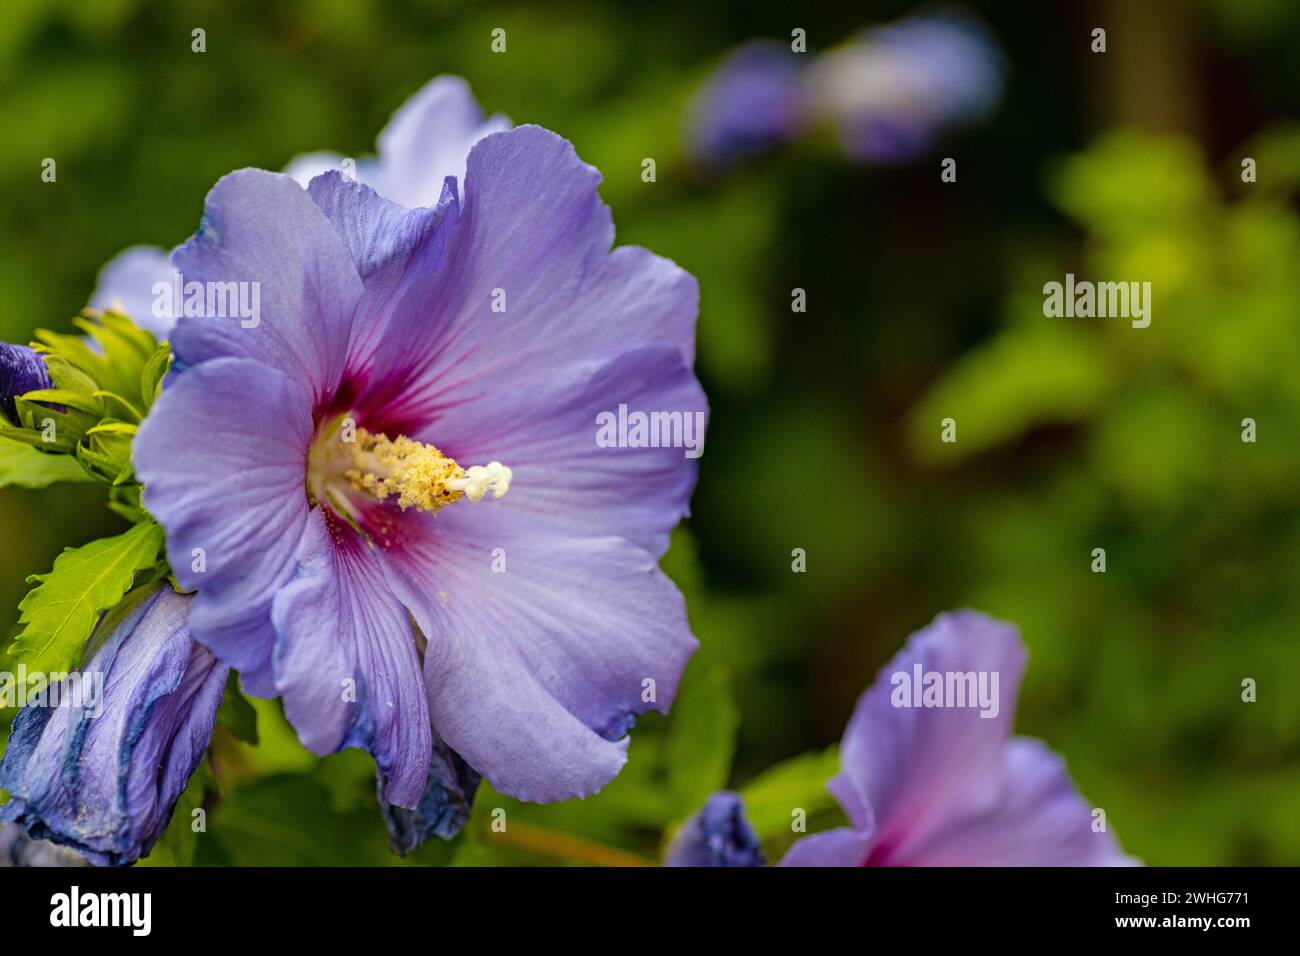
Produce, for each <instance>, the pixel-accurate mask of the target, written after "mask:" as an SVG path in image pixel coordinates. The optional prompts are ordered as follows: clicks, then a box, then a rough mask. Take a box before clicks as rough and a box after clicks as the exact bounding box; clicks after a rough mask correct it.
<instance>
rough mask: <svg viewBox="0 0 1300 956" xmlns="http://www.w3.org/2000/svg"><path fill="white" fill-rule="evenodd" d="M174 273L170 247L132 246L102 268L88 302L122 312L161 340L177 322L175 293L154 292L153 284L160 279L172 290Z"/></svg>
mask: <svg viewBox="0 0 1300 956" xmlns="http://www.w3.org/2000/svg"><path fill="white" fill-rule="evenodd" d="M175 273H176V270H175V269H174V268H172V263H171V256H170V254H169V253H168V252H167V250H165V249H163V248H161V247H160V246H131V247H130V248H129V249H123V250H122V251H121V252H119V253H118V254H117V255H116V256H114V257H113V258H112V259H110V260H109V261H108V262H107V263H106V264H105V266H104V268H102V269H100V270H99V278H98V279H97V280H96V285H95V291H94V292H93V293H91V296H90V302H89V305H90V307H91V308H92V309H100V310H104V309H113V310H114V311H116V312H120V313H122V314H123V315H125V316H127V317H128V318H130V319H131V320H132V321H133V322H135V324H136V325H138V326H140V327H141V328H142V329H147V330H148V331H150V332H152V333H153V334H154V336H155V337H157V338H158V339H159V340H162V339H165V338H167V336H168V335H169V334H170V333H171V330H172V326H173V325H175V324H176V317H175V316H174V315H173V314H172V297H171V294H170V292H169V293H168V294H167V295H163V296H160V295H157V294H155V292H154V287H155V285H157V284H158V283H160V282H161V283H164V284H165V285H166V286H167V288H168V289H169V290H170V289H171V286H172V277H173V276H174V275H175ZM91 344H92V345H93V346H94V347H95V349H96V351H98V348H99V345H98V343H96V342H94V341H93V340H91Z"/></svg>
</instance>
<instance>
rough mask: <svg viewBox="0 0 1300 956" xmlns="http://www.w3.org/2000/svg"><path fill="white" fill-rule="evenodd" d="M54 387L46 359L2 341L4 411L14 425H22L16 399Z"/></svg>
mask: <svg viewBox="0 0 1300 956" xmlns="http://www.w3.org/2000/svg"><path fill="white" fill-rule="evenodd" d="M53 387H54V382H53V381H52V380H51V379H50V371H49V369H47V368H46V367H45V360H44V359H43V358H41V357H40V355H38V354H37V353H36V352H35V351H34V350H33V349H30V348H28V347H27V346H26V345H9V344H7V343H5V342H0V411H3V412H4V415H5V417H6V418H8V419H9V421H10V422H12V423H13V424H14V425H17V424H19V421H18V403H17V401H16V399H18V398H19V397H21V396H23V395H26V394H27V393H28V392H34V391H36V390H37V389H45V388H53Z"/></svg>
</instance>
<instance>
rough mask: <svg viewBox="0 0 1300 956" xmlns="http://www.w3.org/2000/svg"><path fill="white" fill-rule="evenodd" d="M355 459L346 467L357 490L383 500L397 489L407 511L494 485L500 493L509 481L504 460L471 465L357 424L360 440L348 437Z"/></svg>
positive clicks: (475, 496)
mask: <svg viewBox="0 0 1300 956" xmlns="http://www.w3.org/2000/svg"><path fill="white" fill-rule="evenodd" d="M345 447H346V448H347V450H348V454H349V455H350V458H351V461H350V464H351V465H352V467H351V468H349V469H347V470H346V471H344V473H343V477H345V478H346V479H347V480H348V481H349V482H350V483H351V485H352V487H353V488H354V489H356V490H357V491H362V492H365V493H367V494H369V495H371V496H372V497H374V498H376V499H378V500H379V501H385V500H387V499H388V498H390V497H392V496H394V495H396V496H397V504H398V505H399V506H400V507H401V509H402V510H403V511H405V510H406V509H407V508H412V507H413V508H416V509H417V510H419V511H429V512H433V511H437V510H438V509H439V508H441V507H443V506H444V505H449V504H451V503H452V502H453V501H455V500H456V499H458V498H460V497H461V496H462V495H463V496H465V497H467V498H469V499H470V500H471V501H479V500H480V499H482V498H483V496H484V495H485V494H486V493H487V492H488V491H491V492H492V495H493V497H495V498H500V497H501V496H502V495H504V494H505V493H506V491H507V490H508V489H509V487H510V478H511V472H510V469H509V468H507V467H505V466H504V465H502V464H501V463H500V462H496V461H494V462H491V463H490V464H488V465H487V466H483V465H475V466H473V467H471V468H470V469H469V470H468V471H466V470H465V469H464V468H462V467H461V466H460V465H458V464H457V463H456V462H455V461H454V460H453V459H451V458H448V457H447V456H446V455H444V454H443V453H442V452H440V451H439V450H438V449H437V448H435V447H434V446H433V445H425V444H422V443H421V442H418V441H415V440H413V439H410V438H407V437H406V436H405V435H399V436H398V437H397V438H395V439H391V438H389V437H388V436H387V435H382V434H381V435H372V434H370V433H369V432H368V431H366V430H365V429H364V428H358V429H357V430H356V441H355V442H348V443H345Z"/></svg>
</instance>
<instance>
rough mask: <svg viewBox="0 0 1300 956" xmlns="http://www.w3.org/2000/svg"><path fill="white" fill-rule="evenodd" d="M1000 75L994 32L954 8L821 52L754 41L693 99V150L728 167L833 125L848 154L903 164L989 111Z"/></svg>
mask: <svg viewBox="0 0 1300 956" xmlns="http://www.w3.org/2000/svg"><path fill="white" fill-rule="evenodd" d="M805 62H807V63H808V66H807V67H806V68H805V66H804V64H805ZM1002 83H1003V65H1002V57H1001V54H1000V53H999V52H998V49H997V46H996V44H995V42H994V41H993V39H992V37H991V36H990V35H989V34H988V32H987V31H986V30H985V29H984V28H983V27H982V26H981V25H980V24H978V23H977V22H975V21H974V20H969V19H967V18H965V17H962V16H958V15H955V14H937V15H922V16H915V17H910V18H908V19H905V20H901V21H899V22H898V23H896V24H891V25H888V26H883V27H875V28H872V29H869V30H865V31H863V32H862V33H860V34H859V35H857V36H856V37H854V38H853V39H851V40H850V41H848V42H847V43H845V44H844V45H842V46H840V47H838V48H836V49H832V50H830V51H828V52H826V53H823V54H820V55H818V56H815V57H809V56H808V55H807V54H800V53H794V52H793V51H792V50H791V49H790V48H789V47H788V46H787V45H785V44H783V43H777V42H775V41H755V42H752V43H748V44H746V45H744V46H742V47H740V48H738V49H737V50H736V51H735V52H733V53H732V54H731V55H730V56H728V57H727V58H726V59H724V60H723V62H722V63H721V65H719V66H718V67H717V69H716V70H715V71H714V72H713V73H712V74H711V75H710V76H709V78H708V79H707V80H706V81H705V83H704V84H703V85H702V87H701V88H700V90H699V91H698V92H697V94H696V95H695V97H694V98H693V100H692V101H691V105H690V107H689V108H688V111H687V132H686V139H687V151H688V153H689V154H690V155H691V156H692V157H694V158H695V159H696V160H698V161H700V162H703V163H706V164H708V165H712V166H727V165H730V164H733V163H735V162H736V161H738V160H740V159H743V158H745V157H747V156H750V155H752V154H755V153H759V152H762V151H764V150H766V149H769V148H771V147H773V146H776V145H778V144H780V143H782V142H787V141H791V140H794V139H797V138H798V137H801V136H803V135H805V134H807V133H810V132H812V131H813V130H815V129H818V128H821V127H825V126H830V127H832V128H834V129H836V130H838V132H839V138H840V141H841V143H842V145H843V147H844V150H845V152H846V154H847V155H848V157H849V158H850V159H852V160H855V161H857V162H864V163H884V162H901V161H905V160H910V159H914V158H915V157H917V156H919V155H921V154H922V153H924V152H925V151H927V150H929V149H930V148H931V147H932V146H933V145H934V143H935V142H936V141H937V140H938V138H939V137H940V136H941V135H942V134H943V133H944V132H946V131H947V130H949V129H951V128H954V127H957V126H961V125H965V124H969V123H974V122H977V121H978V120H980V119H982V118H983V117H984V116H986V115H987V114H988V113H989V112H990V111H991V110H992V109H993V107H994V105H995V104H996V103H997V100H998V98H999V96H1001V93H1002Z"/></svg>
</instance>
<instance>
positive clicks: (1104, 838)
mask: <svg viewBox="0 0 1300 956" xmlns="http://www.w3.org/2000/svg"><path fill="white" fill-rule="evenodd" d="M1002 766H1003V789H1002V793H1001V795H1000V797H999V799H998V800H997V801H996V802H995V803H994V805H993V807H992V808H991V809H990V810H989V811H988V812H986V813H982V814H976V815H973V816H971V817H968V818H966V819H963V820H955V821H952V822H951V823H949V824H948V825H947V826H945V827H943V828H941V829H940V830H937V831H936V832H934V833H933V834H932V835H931V836H930V837H929V838H928V839H927V840H925V841H924V842H923V843H921V844H919V845H916V846H915V847H913V848H912V849H911V851H910V852H909V853H908V855H907V858H906V860H905V861H903V862H906V864H908V865H911V866H1132V865H1135V861H1134V860H1132V859H1131V858H1129V857H1128V856H1126V855H1125V854H1124V853H1123V852H1122V851H1121V850H1120V848H1119V845H1118V844H1117V843H1116V842H1115V837H1114V835H1113V834H1111V833H1110V832H1109V831H1108V830H1103V831H1100V832H1094V831H1093V829H1092V823H1093V819H1092V810H1093V808H1092V807H1091V806H1089V805H1088V804H1087V803H1086V802H1085V801H1084V800H1083V798H1082V797H1081V796H1079V793H1078V791H1077V790H1075V788H1074V784H1073V782H1071V780H1070V775H1069V773H1068V772H1067V771H1066V769H1065V761H1064V760H1062V759H1061V758H1060V757H1059V756H1057V755H1056V754H1054V753H1052V751H1051V750H1049V749H1048V747H1047V745H1046V744H1044V743H1042V742H1041V741H1038V740H1032V739H1030V738H1027V737H1017V738H1015V739H1013V740H1011V741H1010V742H1009V743H1008V744H1007V746H1006V748H1005V751H1004V754H1003V764H1002Z"/></svg>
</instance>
